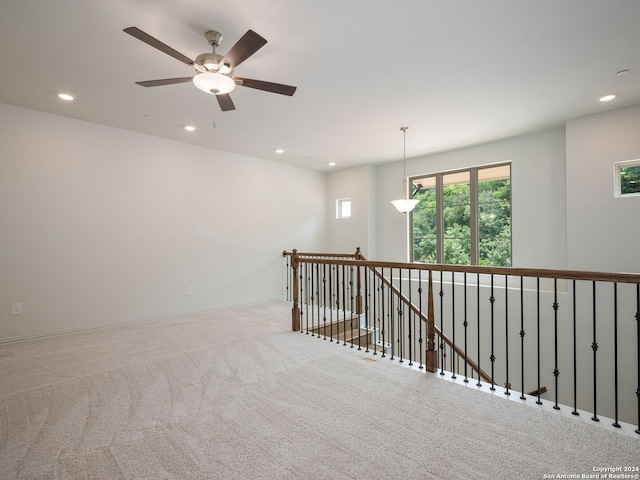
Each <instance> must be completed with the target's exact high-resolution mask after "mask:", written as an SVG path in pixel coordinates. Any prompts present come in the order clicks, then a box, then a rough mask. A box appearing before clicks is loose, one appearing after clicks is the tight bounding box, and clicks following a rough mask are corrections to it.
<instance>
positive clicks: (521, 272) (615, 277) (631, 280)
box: [283, 248, 640, 382]
mask: <svg viewBox="0 0 640 480" xmlns="http://www.w3.org/2000/svg"><path fill="white" fill-rule="evenodd" d="M287 255H289V256H292V258H293V257H296V255H297V258H296V262H295V264H296V267H297V265H298V263H299V262H304V263H309V264H322V265H346V266H355V267H367V268H369V269H370V270H372V271H373V272H374V273H375V275H376V276H377V277H378V278H380V279H381V280H382V281H383V282H384V284H385V285H386V286H387V287H389V288H390V289H392V291H393V292H394V294H395V295H396V296H397V297H398V298H400V299H401V300H402V302H403V303H404V304H406V305H407V306H408V307H409V308H410V309H411V311H413V312H414V313H415V314H416V315H418V316H419V317H420V319H421V320H422V321H424V322H425V323H426V324H427V332H428V338H427V343H428V344H429V342H431V344H432V345H431V346H430V347H429V346H428V348H427V364H428V365H429V361H432V364H433V365H431V366H432V367H433V370H431V369H429V367H428V368H427V369H428V370H429V371H435V363H436V362H435V355H434V354H435V345H434V344H433V343H434V342H433V339H432V338H430V337H429V335H430V332H434V333H435V334H437V335H438V336H439V337H440V338H441V339H442V340H443V341H444V343H446V344H447V345H448V346H449V347H451V348H452V349H454V351H455V352H456V354H457V355H459V356H460V357H462V358H466V361H467V364H468V365H469V366H470V367H471V369H472V370H473V371H476V372H478V375H479V377H480V378H482V379H484V380H485V381H487V382H489V381H492V379H491V376H490V375H488V374H487V373H486V372H484V371H483V370H482V369H480V368H479V367H478V364H477V363H475V362H474V361H473V360H471V359H469V358H468V357H466V354H465V352H464V351H462V349H460V348H459V347H458V346H457V345H454V344H453V342H452V341H451V339H449V338H448V337H447V336H446V335H445V334H444V333H443V332H442V331H440V329H439V328H438V326H437V325H435V322H433V288H432V272H434V271H436V272H457V273H473V274H482V275H501V276H508V277H533V278H550V279H562V280H580V281H592V282H610V283H627V284H638V285H640V274H637V273H611V272H593V271H581V270H552V269H539V268H513V267H485V266H469V265H444V264H427V263H408V262H382V261H372V260H367V259H366V258H365V257H364V256H363V255H362V254H361V252H360V248H358V249H357V250H356V253H355V254H334V253H296V251H295V250H294V251H293V252H287V251H284V252H283V256H287ZM292 264H293V262H292ZM378 268H381V269H382V268H389V269H394V268H395V269H406V270H421V271H427V272H428V274H429V295H428V300H429V306H428V307H429V309H428V313H427V315H425V314H424V313H423V312H421V311H420V309H419V308H418V307H417V306H416V305H414V304H413V303H412V302H410V301H409V299H408V298H407V297H406V296H405V295H404V294H401V293H400V290H399V289H398V288H397V287H396V286H394V285H393V283H392V282H391V281H390V280H389V279H387V278H385V277H384V276H383V275H382V274H381V273H380V272H379V271H378ZM357 281H358V284H357V290H358V296H359V295H360V277H359V270H358V278H357ZM356 304H357V308H358V312H359V313H361V312H360V309H361V307H360V306H359V305H360V303H358V302H356ZM294 305H297V293H296V292H294ZM297 315H298V329H299V315H300V310H299V309H298V310H297ZM430 355H432V357H431V360H430Z"/></svg>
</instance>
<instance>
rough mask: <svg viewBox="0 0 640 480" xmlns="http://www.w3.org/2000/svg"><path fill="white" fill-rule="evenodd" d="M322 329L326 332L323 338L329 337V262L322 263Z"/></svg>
mask: <svg viewBox="0 0 640 480" xmlns="http://www.w3.org/2000/svg"><path fill="white" fill-rule="evenodd" d="M322 322H323V327H322V330H323V332H324V337H323V338H322V339H323V340H326V339H327V264H326V263H323V264H322Z"/></svg>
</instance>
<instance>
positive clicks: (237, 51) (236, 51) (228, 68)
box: [123, 27, 297, 112]
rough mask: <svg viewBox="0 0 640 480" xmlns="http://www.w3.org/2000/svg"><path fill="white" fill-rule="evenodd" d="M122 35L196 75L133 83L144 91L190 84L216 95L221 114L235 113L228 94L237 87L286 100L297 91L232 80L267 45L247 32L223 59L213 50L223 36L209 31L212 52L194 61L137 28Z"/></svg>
mask: <svg viewBox="0 0 640 480" xmlns="http://www.w3.org/2000/svg"><path fill="white" fill-rule="evenodd" d="M123 31H124V32H126V33H128V34H129V35H132V36H134V37H135V38H137V39H138V40H141V41H143V42H144V43H146V44H147V45H150V46H152V47H154V48H157V49H158V50H160V51H161V52H164V53H166V54H167V55H170V56H172V57H173V58H175V59H176V60H180V61H181V62H183V63H186V64H187V65H189V66H190V67H192V68H193V69H194V70H195V71H196V74H195V75H194V76H193V77H179V78H165V79H161V80H147V81H144V82H136V84H138V85H141V86H143V87H159V86H161V85H173V84H175V83H186V82H191V81H192V82H193V83H194V85H195V86H196V87H197V88H199V89H200V90H202V91H203V92H205V93H209V94H212V95H215V97H216V100H218V104H219V105H220V108H221V109H222V111H223V112H226V111H229V110H235V108H236V107H235V105H234V104H233V101H232V100H231V97H230V96H229V93H230V92H231V91H232V90H233V89H234V88H235V87H236V85H240V86H243V87H249V88H255V89H257V90H263V91H265V92H272V93H278V94H280V95H288V96H291V95H293V94H294V93H295V91H296V88H297V87H292V86H291V85H283V84H281V83H273V82H265V81H264V80H254V79H251V78H242V77H234V76H233V71H234V70H235V68H236V67H237V66H238V65H240V64H241V63H242V62H244V61H245V60H246V59H247V58H249V57H250V56H251V55H253V54H254V53H256V52H257V51H258V50H259V49H260V48H262V47H263V46H264V44H265V43H267V41H266V40H265V39H264V38H262V37H261V36H260V35H258V34H257V33H256V32H254V31H253V30H248V31H247V33H245V34H244V35H243V36H242V38H240V40H238V41H237V42H236V43H235V45H233V47H231V49H230V50H229V51H228V52H227V54H226V55H220V54H218V53H216V47H218V46H219V45H220V42H221V41H222V34H221V33H219V32H216V31H215V30H209V31H208V32H207V33H205V38H206V39H207V41H208V42H209V45H211V47H212V48H213V52H212V53H201V54H200V55H198V56H197V57H196V59H195V61H193V60H191V59H190V58H189V57H186V56H185V55H183V54H181V53H180V52H178V51H176V50H174V49H173V48H171V47H170V46H168V45H166V44H164V43H162V42H161V41H160V40H158V39H156V38H154V37H152V36H151V35H149V34H148V33H145V32H143V31H142V30H140V29H139V28H137V27H128V28H125V29H124V30H123Z"/></svg>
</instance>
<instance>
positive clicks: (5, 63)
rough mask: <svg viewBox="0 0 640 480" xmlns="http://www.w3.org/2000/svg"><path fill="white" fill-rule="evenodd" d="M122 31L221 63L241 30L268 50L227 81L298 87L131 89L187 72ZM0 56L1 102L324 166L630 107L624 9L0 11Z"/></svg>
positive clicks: (32, 6)
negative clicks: (217, 38)
mask: <svg viewBox="0 0 640 480" xmlns="http://www.w3.org/2000/svg"><path fill="white" fill-rule="evenodd" d="M129 26H136V27H138V28H140V29H141V30H144V31H145V32H147V33H149V34H150V35H152V36H154V37H156V38H157V39H159V40H161V41H162V42H164V43H166V44H168V45H170V46H171V47H173V48H174V49H176V50H178V51H179V52H181V53H183V54H185V55H186V56H188V57H190V58H192V59H193V58H195V57H196V56H197V55H198V54H199V53H203V52H208V51H210V47H209V45H208V43H207V41H206V40H205V38H204V32H205V31H207V30H210V29H215V30H218V31H220V32H222V34H223V35H224V39H223V41H222V45H221V46H220V47H219V48H218V53H222V54H224V53H226V52H227V51H228V49H229V48H230V47H231V46H232V45H233V44H234V43H235V42H236V41H237V40H238V39H239V38H240V37H241V36H242V35H243V34H244V33H245V32H246V31H247V30H248V29H252V30H254V31H256V32H257V33H259V34H260V35H262V36H263V37H265V38H266V39H267V40H268V43H267V44H266V45H265V46H264V47H263V48H262V49H261V50H259V51H258V52H257V53H256V54H255V55H253V56H252V57H250V58H249V59H248V60H246V61H245V62H244V63H243V64H242V65H240V66H239V67H238V68H237V69H236V72H235V74H236V75H237V76H241V77H248V78H257V79H261V80H268V81H272V82H277V83H285V84H290V85H296V86H297V87H298V90H297V92H296V93H295V95H294V96H293V97H287V96H281V95H276V94H273V93H267V92H261V91H258V90H254V89H250V88H244V87H238V88H236V89H235V91H234V92H232V94H231V96H232V98H233V101H234V103H235V106H236V110H235V111H231V112H221V111H220V109H219V107H218V105H217V102H216V101H215V99H214V98H213V97H211V96H209V95H207V94H205V93H202V92H200V91H199V90H197V89H196V88H195V86H193V85H192V84H191V83H184V84H179V85H169V86H162V87H154V88H143V87H140V86H138V85H135V83H134V82H135V81H140V80H153V79H160V78H171V77H183V76H189V75H191V74H192V73H193V72H192V71H191V70H190V68H189V67H188V66H187V65H185V64H183V63H181V62H179V61H177V60H175V59H174V58H172V57H170V56H168V55H165V54H163V53H162V52H160V51H158V50H155V49H154V48H152V47H150V46H148V45H146V44H144V43H143V42H141V41H139V40H137V39H135V38H133V37H131V36H130V35H127V34H125V33H124V32H122V29H123V28H125V27H129ZM0 61H1V64H0V65H1V67H0V68H1V70H0V73H1V77H0V102H3V103H8V104H13V105H19V106H23V107H26V108H31V109H35V110H41V111H44V112H51V113H54V114H57V115H63V116H68V117H73V118H78V119H82V120H86V121H89V122H95V123H99V124H104V125H110V126H113V127H118V128H123V129H128V130H133V131H137V132H142V133H146V134H149V135H155V136H158V137H165V138H170V139H174V140H179V141H183V142H189V143H193V144H197V145H203V146H208V147H213V148H216V149H220V150H225V151H231V152H236V153H239V154H244V155H250V156H253V157H258V158H264V159H268V160H274V161H281V162H285V163H289V164H293V165H299V166H302V167H305V168H311V169H314V170H320V171H329V170H330V169H331V168H346V167H350V166H356V165H362V164H372V163H380V162H389V161H395V160H398V159H401V158H402V149H403V143H402V133H401V132H400V130H399V128H400V127H401V126H403V125H407V126H409V127H410V128H409V131H408V132H407V157H413V156H418V155H424V154H428V153H432V152H437V151H443V150H449V149H453V148H457V147H461V146H465V145H471V144H476V143H481V142H485V141H490V140H495V139H499V138H504V137H509V136H513V135H517V134H520V133H524V132H528V131H532V130H540V129H544V128H547V127H550V126H556V125H562V124H563V122H565V121H566V120H568V119H571V118H576V117H579V116H583V115H588V114H592V113H595V112H601V111H604V110H608V109H614V108H620V107H624V106H628V105H634V104H639V103H640V1H638V0H561V1H558V0H517V1H516V0H456V1H442V0H402V1H398V2H391V1H389V0H321V1H319V0H268V1H267V0H217V1H212V0H182V1H178V0H109V1H106V0H104V1H99V0H3V1H2V3H1V4H0ZM623 69H628V70H629V73H628V74H626V75H621V76H616V75H615V74H616V72H618V71H620V70H623ZM60 91H65V92H70V93H72V94H74V95H76V97H77V99H76V100H75V101H74V102H71V103H68V102H66V103H65V102H62V101H60V100H59V99H58V98H57V96H56V94H57V93H58V92H60ZM609 92H615V93H617V95H618V97H617V98H616V99H615V100H614V101H613V102H609V103H607V104H603V103H600V102H599V101H598V98H599V97H600V96H601V95H603V94H605V93H609ZM145 115H150V116H151V118H145ZM214 119H215V122H216V128H214V127H213V125H212V121H213V120H214ZM186 124H192V125H196V126H197V127H198V129H197V130H196V131H195V132H193V133H187V132H185V131H184V130H183V128H182V127H183V126H184V125H186ZM276 147H281V148H284V149H285V153H284V154H282V155H277V154H275V153H274V149H275V148H276ZM332 161H333V162H336V163H337V165H336V166H335V167H328V163H329V162H332Z"/></svg>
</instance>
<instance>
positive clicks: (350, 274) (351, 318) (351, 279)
mask: <svg viewBox="0 0 640 480" xmlns="http://www.w3.org/2000/svg"><path fill="white" fill-rule="evenodd" d="M349 295H350V298H351V304H350V306H349V309H350V310H351V312H350V315H349V317H350V320H349V328H350V330H351V333H350V336H351V341H350V342H349V343H351V348H353V346H354V345H353V316H354V314H355V309H354V308H353V305H354V295H353V265H352V266H351V267H349ZM359 343H360V337H359V336H358V344H359Z"/></svg>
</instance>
